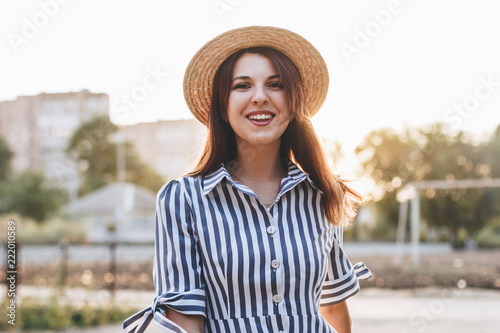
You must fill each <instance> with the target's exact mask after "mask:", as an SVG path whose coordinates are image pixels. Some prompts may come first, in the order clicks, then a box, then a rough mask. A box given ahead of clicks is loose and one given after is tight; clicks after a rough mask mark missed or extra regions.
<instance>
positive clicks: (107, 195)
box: [65, 183, 156, 215]
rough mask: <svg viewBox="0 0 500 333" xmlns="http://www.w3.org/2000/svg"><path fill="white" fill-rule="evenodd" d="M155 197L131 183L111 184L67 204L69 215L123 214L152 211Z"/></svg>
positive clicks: (148, 191)
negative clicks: (116, 212) (117, 212)
mask: <svg viewBox="0 0 500 333" xmlns="http://www.w3.org/2000/svg"><path fill="white" fill-rule="evenodd" d="M155 205H156V195H155V193H153V192H151V191H150V190H148V189H146V188H144V187H141V186H139V185H136V184H132V183H113V184H109V185H106V186H103V187H101V188H99V189H97V190H95V191H93V192H91V193H89V194H86V195H84V196H83V197H81V198H78V199H77V200H75V201H74V202H72V203H70V204H68V205H67V206H66V208H65V211H66V212H68V213H69V214H78V215H93V214H103V213H111V214H112V213H113V212H115V211H116V210H117V209H123V211H124V212H132V211H154V209H155Z"/></svg>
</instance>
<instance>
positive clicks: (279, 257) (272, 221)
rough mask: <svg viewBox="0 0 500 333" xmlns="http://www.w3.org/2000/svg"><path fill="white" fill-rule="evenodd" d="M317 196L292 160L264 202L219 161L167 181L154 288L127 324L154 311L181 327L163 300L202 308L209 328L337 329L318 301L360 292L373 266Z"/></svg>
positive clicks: (152, 316) (143, 323)
mask: <svg viewBox="0 0 500 333" xmlns="http://www.w3.org/2000/svg"><path fill="white" fill-rule="evenodd" d="M320 202H321V191H320V190H319V189H318V188H317V187H316V186H315V185H314V183H313V182H312V181H311V180H310V179H309V177H308V176H307V175H306V174H305V173H304V172H302V171H301V170H300V169H299V168H298V167H297V166H296V165H295V164H293V163H292V162H289V164H288V172H287V175H286V176H285V177H284V178H283V180H282V182H281V189H280V193H279V194H278V196H277V198H276V200H275V201H274V203H273V204H272V206H271V207H270V208H269V209H266V208H265V206H264V205H263V204H262V203H261V202H260V201H259V199H258V198H257V197H256V195H255V194H254V193H253V191H252V190H251V189H250V188H248V187H247V186H245V185H243V184H240V183H238V182H235V181H234V180H233V179H232V178H231V176H230V175H229V173H228V172H227V170H226V169H225V167H224V165H223V166H221V168H220V169H219V170H217V171H216V172H214V173H213V174H211V175H208V176H205V177H201V176H197V177H184V178H181V179H180V180H175V181H171V182H170V183H168V184H166V185H165V186H164V187H163V188H162V189H161V190H160V191H159V193H158V200H157V207H156V212H157V214H156V230H155V242H156V250H155V251H156V252H155V258H154V269H153V275H154V282H155V288H156V292H157V295H158V296H157V297H156V298H155V300H154V302H153V305H152V306H151V307H150V308H147V309H144V310H142V311H140V312H138V313H137V314H135V315H133V316H131V317H130V318H128V319H127V320H126V321H125V322H124V325H123V327H124V331H125V332H132V333H136V332H143V331H144V330H145V329H146V328H147V326H148V325H149V324H150V322H151V321H152V320H154V321H155V322H156V323H157V324H158V325H160V326H161V327H162V328H164V330H166V331H167V332H184V330H183V329H182V328H181V327H179V326H178V325H176V324H175V323H173V322H172V321H170V320H168V319H167V318H166V317H164V316H163V314H162V313H163V311H164V309H165V308H166V307H168V308H171V309H174V310H175V311H178V312H180V313H183V314H187V315H189V314H196V315H202V316H204V317H205V318H206V320H205V331H206V332H221V333H226V332H227V333H229V332H263V333H267V332H314V333H333V332H335V330H334V329H333V328H332V327H331V326H330V325H328V323H327V322H326V321H325V320H324V319H323V317H322V316H321V315H320V313H319V307H320V306H327V305H333V304H336V303H340V302H342V301H344V300H346V299H347V298H348V297H350V296H352V295H354V294H356V293H357V292H358V291H359V284H358V279H360V278H361V279H366V278H369V277H370V276H371V273H370V271H369V270H368V268H367V267H366V266H365V265H364V264H363V263H358V264H356V265H354V266H353V265H352V264H351V263H350V262H349V259H348V258H347V256H346V255H345V254H344V252H343V250H342V227H335V226H333V225H332V224H331V223H329V222H328V221H327V220H326V219H325V215H324V212H323V210H322V209H321V204H320Z"/></svg>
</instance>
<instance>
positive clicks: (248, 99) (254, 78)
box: [227, 53, 290, 145]
mask: <svg viewBox="0 0 500 333" xmlns="http://www.w3.org/2000/svg"><path fill="white" fill-rule="evenodd" d="M280 81H281V80H280V77H279V75H278V74H277V72H276V70H275V69H274V66H273V64H272V62H271V61H270V60H269V59H268V58H267V57H264V56H262V55H260V54H253V53H247V54H244V55H242V56H241V57H240V58H239V59H238V61H236V63H235V66H234V69H233V76H232V83H231V91H230V93H229V101H228V110H227V114H228V119H229V124H230V125H231V127H232V129H233V131H234V133H235V136H236V143H237V144H239V143H241V141H245V142H246V143H248V144H250V145H268V144H277V145H279V143H280V138H281V135H282V134H283V132H284V131H285V129H286V128H287V126H288V123H289V121H290V120H289V113H290V112H289V110H288V103H287V100H286V96H285V90H284V89H283V86H282V85H281V83H280Z"/></svg>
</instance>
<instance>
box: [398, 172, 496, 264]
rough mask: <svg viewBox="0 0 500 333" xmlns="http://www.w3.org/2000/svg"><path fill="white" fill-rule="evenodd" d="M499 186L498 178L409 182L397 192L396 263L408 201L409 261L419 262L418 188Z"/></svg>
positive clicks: (399, 256) (404, 228)
mask: <svg viewBox="0 0 500 333" xmlns="http://www.w3.org/2000/svg"><path fill="white" fill-rule="evenodd" d="M490 187H500V178H494V179H491V178H490V179H458V180H426V181H418V182H411V183H409V184H407V185H405V186H404V187H403V189H402V190H401V191H399V192H398V195H397V199H398V201H399V202H400V204H399V221H398V229H397V235H396V246H397V253H396V263H400V262H401V257H402V245H403V244H404V240H405V233H406V220H407V217H408V208H409V207H408V203H410V206H411V211H410V213H411V215H410V221H411V262H412V264H413V266H418V265H419V262H420V196H419V191H420V190H426V189H434V190H442V189H456V188H490Z"/></svg>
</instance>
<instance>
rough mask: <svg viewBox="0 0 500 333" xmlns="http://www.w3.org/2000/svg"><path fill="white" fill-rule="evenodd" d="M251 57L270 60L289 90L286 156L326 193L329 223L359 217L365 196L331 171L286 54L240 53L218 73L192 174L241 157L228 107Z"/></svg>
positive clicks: (264, 49)
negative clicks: (240, 66)
mask: <svg viewBox="0 0 500 333" xmlns="http://www.w3.org/2000/svg"><path fill="white" fill-rule="evenodd" d="M246 53H255V54H260V55H263V56H265V57H267V58H268V59H269V60H270V61H271V62H272V63H273V65H274V68H275V70H276V71H277V74H278V75H279V77H280V78H281V81H282V84H283V86H284V90H285V95H286V98H287V102H288V106H289V108H290V113H291V120H290V123H289V125H288V127H287V129H286V130H285V132H284V133H283V135H282V137H281V147H280V155H281V156H282V157H285V158H289V159H290V160H292V161H293V162H294V163H296V164H297V165H298V166H299V167H300V168H301V169H302V170H303V171H304V172H305V173H306V174H308V175H309V177H310V178H311V180H312V181H313V182H314V184H316V185H317V186H318V187H319V188H320V189H321V191H323V195H322V196H321V203H322V206H323V210H324V212H325V215H326V218H327V219H328V221H330V222H331V223H332V224H334V225H340V224H343V223H344V222H347V221H349V220H350V219H352V218H353V217H354V216H355V214H356V204H357V203H359V202H361V196H360V195H359V194H357V193H356V192H355V191H353V190H352V189H351V188H349V187H348V186H347V185H346V184H345V182H344V181H343V180H342V179H340V178H339V177H338V176H336V175H335V174H333V173H332V171H331V170H330V167H329V165H328V162H327V159H326V156H325V153H324V151H323V148H322V145H321V142H320V140H319V138H318V136H317V135H316V132H315V131H314V128H313V126H312V123H311V120H310V117H309V114H308V110H306V109H305V106H304V105H305V104H304V93H303V87H302V79H301V77H300V72H299V70H298V69H297V67H296V66H295V64H294V63H293V62H292V61H291V60H290V59H289V58H288V57H287V56H286V55H284V54H283V53H281V52H279V51H276V50H274V49H271V48H267V47H252V48H248V49H242V50H239V51H238V52H236V53H234V54H232V55H231V56H229V57H228V58H227V59H226V60H225V61H224V62H223V63H222V65H221V66H220V67H219V69H218V70H217V72H216V73H215V76H214V81H213V85H212V91H213V95H212V102H211V107H210V113H209V116H208V124H207V139H206V142H205V147H204V149H203V152H202V155H201V157H200V159H199V161H198V162H197V164H196V166H195V167H194V170H192V171H191V172H190V173H188V176H196V175H207V174H210V173H211V172H214V171H216V170H217V169H219V168H220V165H221V164H222V163H224V162H228V161H230V160H232V159H234V158H235V157H236V154H237V147H236V139H235V137H234V132H233V129H232V128H231V126H230V125H229V122H228V121H227V104H228V100H229V93H230V91H231V81H232V75H233V68H234V65H235V63H236V61H238V59H239V58H240V57H241V56H242V55H244V54H246Z"/></svg>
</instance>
